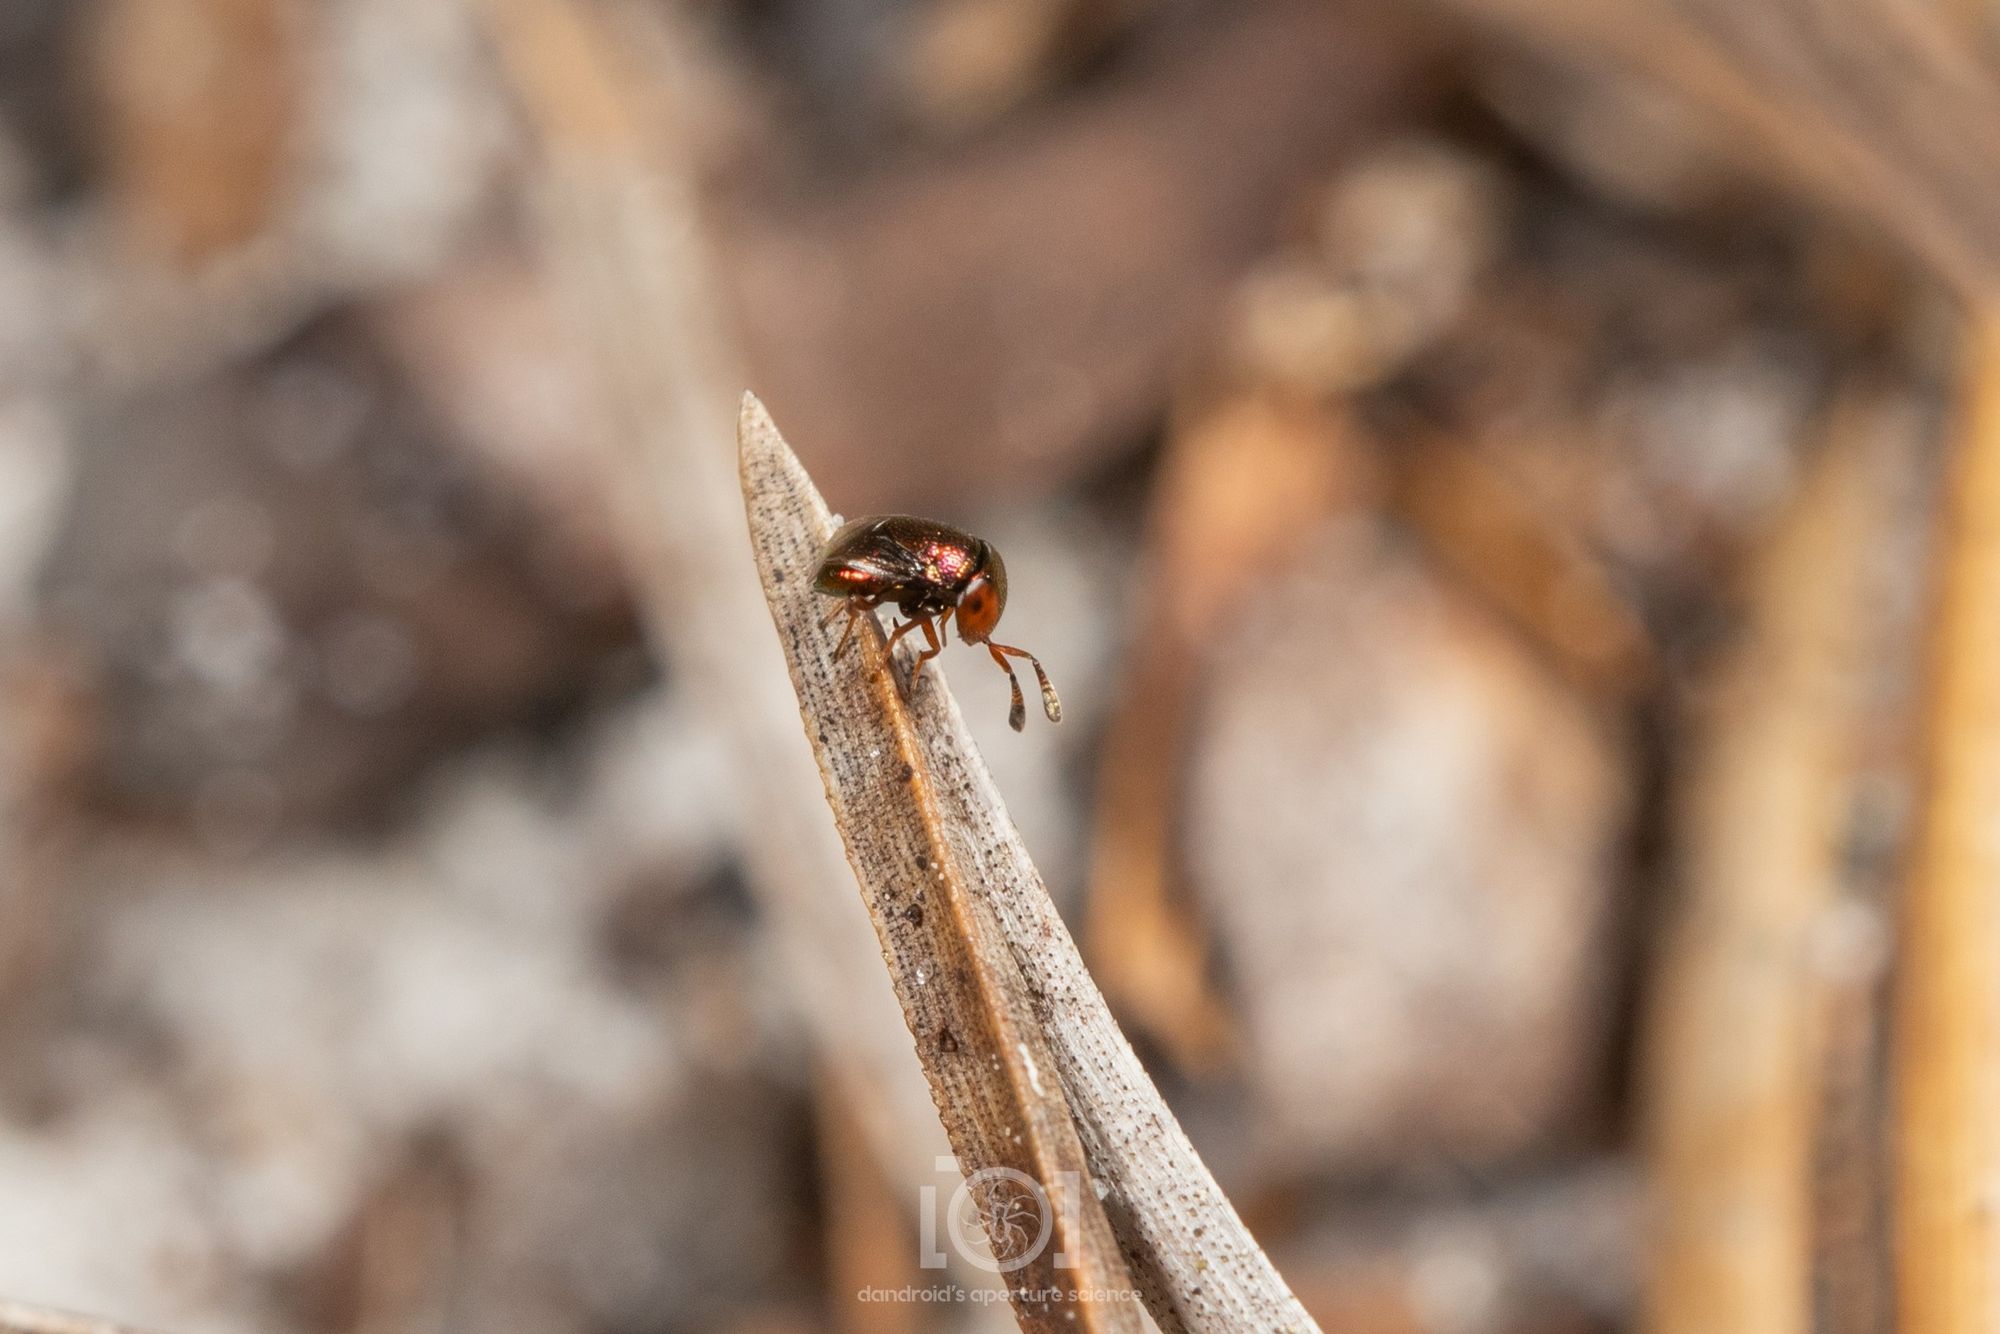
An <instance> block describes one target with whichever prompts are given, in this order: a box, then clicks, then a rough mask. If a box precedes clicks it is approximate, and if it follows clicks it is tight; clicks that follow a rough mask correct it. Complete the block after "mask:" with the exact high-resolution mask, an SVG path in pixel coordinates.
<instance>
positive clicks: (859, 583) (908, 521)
mask: <svg viewBox="0 0 2000 1334" xmlns="http://www.w3.org/2000/svg"><path fill="white" fill-rule="evenodd" d="M813 587H814V588H815V589H816V590H818V591H819V592H821V593H825V594H827V595H828V596H830V597H837V598H840V599H841V603H840V605H839V606H837V607H835V608H834V609H833V611H832V612H829V613H828V614H827V619H828V620H831V619H832V618H833V616H834V615H835V614H837V613H838V612H840V611H842V610H845V611H846V613H847V628H846V629H845V630H844V631H843V632H842V633H841V636H840V643H839V645H838V646H837V647H836V648H835V649H834V651H833V656H834V657H835V658H838V657H839V656H840V655H841V654H842V653H844V652H846V650H847V641H848V640H849V639H850V638H852V637H853V635H854V624H855V622H856V621H857V620H859V619H860V617H861V616H862V614H863V613H864V612H873V611H874V610H875V608H877V607H879V606H881V605H882V604H883V603H885V602H891V603H894V604H895V605H896V609H897V610H898V611H900V612H902V613H903V615H904V616H906V617H908V619H907V620H905V621H904V622H903V623H902V624H901V625H898V626H897V627H896V628H895V630H894V631H893V632H892V633H891V634H890V636H889V645H888V646H889V648H890V649H891V650H893V649H894V648H895V647H896V643H897V641H898V640H900V639H901V638H902V637H903V636H904V635H906V634H908V633H910V631H912V630H917V629H921V630H922V631H923V632H924V642H925V643H926V644H927V645H928V647H927V648H925V649H924V651H923V652H922V653H920V654H918V655H917V662H916V665H915V666H914V667H912V668H911V669H910V686H909V687H906V688H904V691H903V695H904V698H906V699H907V698H908V697H909V690H910V688H913V687H914V686H915V685H916V680H917V673H919V672H921V671H923V669H924V664H925V663H927V662H929V661H930V660H931V659H932V658H935V657H936V656H937V655H938V654H940V653H942V652H944V640H943V638H942V637H941V635H940V632H941V631H943V630H945V629H946V628H947V627H948V625H949V623H950V621H951V618H952V617H953V616H956V617H958V637H959V638H960V639H962V640H964V641H965V642H966V643H968V644H984V645H985V646H986V651H987V652H988V653H990V654H992V655H993V661H994V662H996V663H998V664H1000V670H1001V671H1003V672H1005V673H1007V683H1008V684H1009V685H1011V686H1013V688H1014V702H1013V707H1012V708H1010V709H1009V710H1008V712H1007V725H1008V726H1010V727H1012V728H1013V729H1014V730H1015V731H1016V732H1018V731H1020V730H1021V728H1022V726H1023V724H1024V723H1025V721H1026V719H1027V716H1028V711H1027V707H1026V706H1025V705H1024V704H1023V703H1022V700H1021V682H1020V678H1018V677H1016V676H1015V675H1014V665H1013V664H1012V663H1010V662H1008V661H1007V659H1008V658H1010V657H1012V658H1026V659H1027V660H1028V662H1029V663H1030V665H1032V666H1033V667H1034V669H1035V679H1036V680H1037V681H1039V682H1040V683H1041V687H1042V712H1043V713H1045V714H1047V715H1048V719H1049V721H1050V722H1052V723H1059V722H1061V721H1062V701H1061V700H1059V699H1057V698H1056V688H1055V687H1054V686H1052V685H1050V684H1049V674H1048V673H1047V672H1045V671H1043V670H1042V664H1041V660H1040V659H1038V658H1036V657H1035V655H1034V654H1032V653H1030V652H1028V650H1026V649H1024V648H1015V647H1014V646H1013V645H1012V644H996V643H995V642H994V641H993V638H992V636H993V629H994V627H995V626H997V625H999V624H1000V613H1001V612H1002V611H1004V610H1005V609H1006V606H1007V565H1006V562H1004V561H1002V560H1001V559H1000V552H999V551H998V550H997V549H996V548H995V547H994V545H993V544H992V543H991V542H988V541H986V540H985V539H984V538H979V537H974V536H973V535H972V534H971V533H968V532H966V531H964V530H963V529H960V528H953V527H952V526H951V525H950V524H944V523H939V522H937V521H936V520H935V519H919V518H917V517H916V516H915V515H912V514H882V515H875V516H872V517H869V518H864V519H855V520H852V521H851V522H848V523H844V524H842V525H841V526H840V530H839V531H838V532H836V533H834V535H833V536H832V537H831V538H830V539H828V541H827V544H826V546H825V547H824V548H823V549H822V550H821V551H820V557H819V569H818V571H817V572H816V573H815V574H814V575H813Z"/></svg>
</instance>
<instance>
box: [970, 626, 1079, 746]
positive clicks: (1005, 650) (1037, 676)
mask: <svg viewBox="0 0 2000 1334" xmlns="http://www.w3.org/2000/svg"><path fill="white" fill-rule="evenodd" d="M986 646H988V648H990V650H992V654H994V658H998V656H1000V654H1014V656H1016V658H1026V660H1028V666H1032V668H1034V680H1036V682H1040V686H1042V712H1044V714H1048V720H1050V722H1062V700H1058V698H1056V686H1054V684H1050V680H1048V672H1044V670H1042V660H1040V658H1036V656H1034V654H1030V652H1028V650H1026V648H1014V646H1012V644H994V642H988V644H986ZM1000 666H1006V662H1002V664H1000ZM1006 674H1008V676H1012V674H1014V668H1010V666H1008V672H1006ZM1014 690H1016V696H1018V692H1020V686H1014ZM1014 730H1016V732H1020V728H1014Z"/></svg>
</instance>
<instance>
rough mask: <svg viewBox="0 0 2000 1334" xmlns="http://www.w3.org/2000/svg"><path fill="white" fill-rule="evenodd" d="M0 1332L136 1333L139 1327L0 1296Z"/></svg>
mask: <svg viewBox="0 0 2000 1334" xmlns="http://www.w3.org/2000/svg"><path fill="white" fill-rule="evenodd" d="M0 1334H139V1331H137V1330H135V1329H133V1328H132V1327H131V1326H129V1325H119V1324H114V1323H113V1322H111V1321H109V1320H100V1319H98V1318H97V1317H96V1316H88V1315H73V1314H71V1313H69V1312H67V1311H51V1310H48V1309H46V1308H44V1307H40V1306H30V1305H28V1304H27V1303H26V1302H10V1301H6V1300H0Z"/></svg>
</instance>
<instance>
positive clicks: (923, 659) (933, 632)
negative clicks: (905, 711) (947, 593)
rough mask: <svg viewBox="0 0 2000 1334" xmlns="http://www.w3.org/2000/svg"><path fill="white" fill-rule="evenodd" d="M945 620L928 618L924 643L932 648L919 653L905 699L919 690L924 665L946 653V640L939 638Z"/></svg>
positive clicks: (947, 613) (912, 666) (942, 618)
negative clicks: (940, 625) (919, 677)
mask: <svg viewBox="0 0 2000 1334" xmlns="http://www.w3.org/2000/svg"><path fill="white" fill-rule="evenodd" d="M950 614H951V613H950V612H946V613H945V614H944V615H945V616H949V615H950ZM943 620H944V616H939V617H936V618H935V619H932V618H926V619H925V621H924V642H925V643H927V644H929V645H930V647H929V648H927V649H925V650H924V651H923V652H922V653H919V654H918V655H917V660H916V662H914V663H912V664H911V666H910V685H909V689H908V690H905V691H904V692H903V698H904V699H908V698H909V697H910V692H911V691H914V690H915V689H916V688H917V677H918V675H919V674H921V673H922V672H923V670H924V664H925V663H927V662H929V661H930V660H931V659H932V658H935V657H936V656H937V655H938V654H940V653H942V652H944V640H942V639H940V638H939V637H938V625H939V624H940V623H941V622H942V621H943Z"/></svg>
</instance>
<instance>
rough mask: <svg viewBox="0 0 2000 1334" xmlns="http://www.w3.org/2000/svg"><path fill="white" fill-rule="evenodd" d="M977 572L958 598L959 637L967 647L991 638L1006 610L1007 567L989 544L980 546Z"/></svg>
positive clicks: (967, 582)
mask: <svg viewBox="0 0 2000 1334" xmlns="http://www.w3.org/2000/svg"><path fill="white" fill-rule="evenodd" d="M977 570H978V573H976V574H974V575H973V576H972V578H970V579H968V580H967V581H966V584H965V588H964V589H963V590H962V591H961V592H960V593H959V595H958V637H959V638H960V639H962V640H964V641H965V642H966V643H968V644H977V643H981V642H983V641H984V640H985V639H986V638H987V637H988V636H989V635H991V634H992V633H993V630H994V627H995V626H997V625H999V624H1000V613H1001V612H1002V611H1004V610H1006V608H1007V566H1006V564H1005V563H1004V562H1002V561H1001V559H1000V553H999V552H998V551H995V550H994V549H993V547H992V545H991V544H989V543H982V544H981V547H980V553H979V564H978V566H977Z"/></svg>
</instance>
